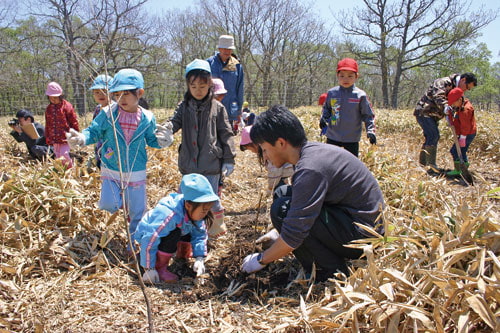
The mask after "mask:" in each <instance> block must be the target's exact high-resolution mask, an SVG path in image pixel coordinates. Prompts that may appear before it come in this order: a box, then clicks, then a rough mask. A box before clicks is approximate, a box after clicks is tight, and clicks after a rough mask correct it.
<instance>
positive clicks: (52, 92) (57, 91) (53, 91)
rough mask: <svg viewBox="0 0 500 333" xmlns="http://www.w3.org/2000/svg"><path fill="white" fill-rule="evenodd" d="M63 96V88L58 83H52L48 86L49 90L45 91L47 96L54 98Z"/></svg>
mask: <svg viewBox="0 0 500 333" xmlns="http://www.w3.org/2000/svg"><path fill="white" fill-rule="evenodd" d="M62 94H63V90H62V88H61V86H60V85H59V83H57V82H50V83H49V84H48V85H47V90H45V95H47V96H51V97H52V96H53V97H58V96H61V95H62Z"/></svg>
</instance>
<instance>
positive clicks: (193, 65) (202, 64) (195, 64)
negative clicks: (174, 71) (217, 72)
mask: <svg viewBox="0 0 500 333" xmlns="http://www.w3.org/2000/svg"><path fill="white" fill-rule="evenodd" d="M194 69H201V70H204V71H206V72H209V73H210V74H212V70H211V69H210V64H209V63H208V61H206V60H201V59H194V60H193V61H191V62H190V63H189V64H188V65H187V66H186V72H185V73H184V77H187V75H188V73H189V72H191V71H192V70H194Z"/></svg>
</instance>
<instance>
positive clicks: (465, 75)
mask: <svg viewBox="0 0 500 333" xmlns="http://www.w3.org/2000/svg"><path fill="white" fill-rule="evenodd" d="M460 78H461V79H463V78H465V84H469V83H474V87H475V86H477V78H476V76H475V75H474V74H472V73H463V74H462V75H460Z"/></svg>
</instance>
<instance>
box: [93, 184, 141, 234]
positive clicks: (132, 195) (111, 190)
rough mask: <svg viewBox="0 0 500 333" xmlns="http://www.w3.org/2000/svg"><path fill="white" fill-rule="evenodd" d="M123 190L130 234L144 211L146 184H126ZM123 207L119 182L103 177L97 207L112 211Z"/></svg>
mask: <svg viewBox="0 0 500 333" xmlns="http://www.w3.org/2000/svg"><path fill="white" fill-rule="evenodd" d="M124 191H125V209H127V213H128V217H129V222H130V223H129V231H130V234H131V235H132V234H133V233H134V232H135V229H136V228H137V224H139V221H140V220H141V218H142V216H143V215H144V212H145V211H146V184H142V185H136V186H127V187H125V189H124ZM122 207H123V201H122V191H121V190H120V183H119V182H118V181H116V180H111V179H103V180H102V188H101V199H100V200H99V208H100V209H104V210H107V211H108V212H111V213H114V212H116V211H117V210H118V209H120V208H122Z"/></svg>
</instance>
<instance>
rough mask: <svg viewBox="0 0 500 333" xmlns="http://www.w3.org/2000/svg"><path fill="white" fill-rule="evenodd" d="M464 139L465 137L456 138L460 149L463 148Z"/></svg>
mask: <svg viewBox="0 0 500 333" xmlns="http://www.w3.org/2000/svg"><path fill="white" fill-rule="evenodd" d="M465 139H467V136H466V135H460V137H459V138H458V144H459V145H460V147H462V148H463V147H465Z"/></svg>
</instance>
